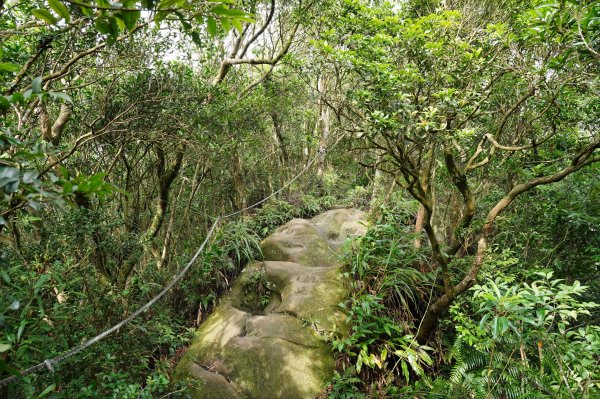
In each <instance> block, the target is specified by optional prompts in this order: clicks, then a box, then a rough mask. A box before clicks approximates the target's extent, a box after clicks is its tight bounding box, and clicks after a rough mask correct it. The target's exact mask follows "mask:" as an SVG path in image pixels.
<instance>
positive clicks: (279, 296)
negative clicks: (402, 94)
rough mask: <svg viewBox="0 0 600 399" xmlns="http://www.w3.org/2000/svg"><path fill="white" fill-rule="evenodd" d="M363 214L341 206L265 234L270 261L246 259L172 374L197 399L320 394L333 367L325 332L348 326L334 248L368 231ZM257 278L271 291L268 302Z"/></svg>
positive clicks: (303, 398)
mask: <svg viewBox="0 0 600 399" xmlns="http://www.w3.org/2000/svg"><path fill="white" fill-rule="evenodd" d="M364 219H365V218H364V214H363V213H362V212H360V211H356V210H353V209H336V210H332V211H329V212H326V213H325V214H323V215H320V216H318V217H316V218H314V219H313V220H311V221H308V220H303V219H294V220H292V221H291V222H289V223H287V224H286V225H284V226H282V227H280V228H279V229H277V230H276V231H275V232H274V233H273V234H272V235H271V236H270V237H268V238H266V239H265V240H264V241H263V242H262V244H261V248H262V251H263V256H264V258H265V261H264V262H252V263H250V264H249V265H248V266H246V268H245V269H244V271H243V272H242V273H241V275H240V277H239V278H238V279H237V280H236V281H235V282H234V284H233V286H232V291H231V294H230V295H229V296H228V297H226V298H224V299H223V300H222V301H221V303H220V304H219V305H218V306H217V308H216V310H215V311H214V313H213V314H212V315H211V316H209V317H208V319H207V320H206V321H204V322H203V323H202V324H201V325H200V327H199V328H198V330H197V331H196V334H195V337H194V339H193V341H192V344H191V346H190V348H189V349H188V350H187V351H186V353H185V354H184V356H183V357H182V359H181V361H180V362H179V364H178V365H177V367H176V370H175V380H179V381H181V380H186V381H188V382H189V386H190V392H191V394H192V398H194V399H221V398H231V399H242V398H244V399H277V398H282V399H283V398H285V399H312V398H314V397H315V396H317V395H318V394H319V392H320V391H321V390H322V388H323V387H324V385H325V384H326V383H327V382H328V381H329V380H330V379H331V378H332V376H333V371H334V366H335V365H334V356H333V354H332V352H331V348H330V345H329V344H328V343H327V337H328V336H329V333H331V332H333V331H345V330H346V329H347V326H346V325H345V322H344V315H343V314H342V313H341V312H340V309H339V307H338V306H337V305H338V304H339V302H341V301H342V300H343V298H344V296H345V295H346V293H347V284H346V282H345V281H344V279H343V276H342V273H341V271H340V264H339V262H338V259H337V253H336V251H338V250H339V247H340V245H341V242H343V240H344V239H345V238H346V236H348V235H360V234H362V233H363V232H364V230H366V227H365V226H364ZM257 273H261V274H260V275H257ZM257 276H258V277H260V278H258V277H257ZM263 279H266V282H265V281H264V280H263ZM252 284H260V285H261V287H262V288H261V289H263V288H267V289H268V291H270V301H269V304H268V305H267V306H266V307H264V306H263V304H259V303H258V302H259V301H260V300H261V297H262V296H263V294H262V293H261V292H260V289H258V288H257V289H256V290H255V291H253V286H252ZM262 285H264V286H266V287H263V286H262Z"/></svg>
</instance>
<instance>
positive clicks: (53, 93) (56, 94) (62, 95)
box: [48, 91, 73, 104]
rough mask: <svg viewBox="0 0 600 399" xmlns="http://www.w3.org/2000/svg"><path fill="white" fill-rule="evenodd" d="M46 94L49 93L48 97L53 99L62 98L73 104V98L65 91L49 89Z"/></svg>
mask: <svg viewBox="0 0 600 399" xmlns="http://www.w3.org/2000/svg"><path fill="white" fill-rule="evenodd" d="M48 94H50V98H52V99H54V100H63V101H64V102H66V103H69V104H73V99H72V98H71V96H70V95H68V94H67V93H60V92H56V91H51V92H50V93H48Z"/></svg>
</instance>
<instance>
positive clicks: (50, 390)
mask: <svg viewBox="0 0 600 399" xmlns="http://www.w3.org/2000/svg"><path fill="white" fill-rule="evenodd" d="M54 388H56V384H51V385H49V386H48V387H46V389H44V391H43V392H42V393H40V394H39V395H38V397H37V399H39V398H43V397H44V396H46V395H48V394H49V393H50V392H52V391H54Z"/></svg>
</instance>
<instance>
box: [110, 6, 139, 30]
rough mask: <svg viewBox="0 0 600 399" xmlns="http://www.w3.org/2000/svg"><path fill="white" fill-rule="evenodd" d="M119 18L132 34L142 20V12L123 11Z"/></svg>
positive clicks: (118, 15)
mask: <svg viewBox="0 0 600 399" xmlns="http://www.w3.org/2000/svg"><path fill="white" fill-rule="evenodd" d="M116 16H117V18H119V19H120V20H121V21H123V22H124V23H125V27H126V28H127V29H128V30H129V31H130V32H131V31H132V30H134V29H135V27H136V25H137V21H138V20H139V19H140V16H141V12H140V11H122V12H120V13H118V14H117V15H116Z"/></svg>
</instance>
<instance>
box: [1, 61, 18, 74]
mask: <svg viewBox="0 0 600 399" xmlns="http://www.w3.org/2000/svg"><path fill="white" fill-rule="evenodd" d="M0 69H2V70H3V71H9V72H19V70H20V69H21V66H20V65H17V64H13V63H12V62H0Z"/></svg>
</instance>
